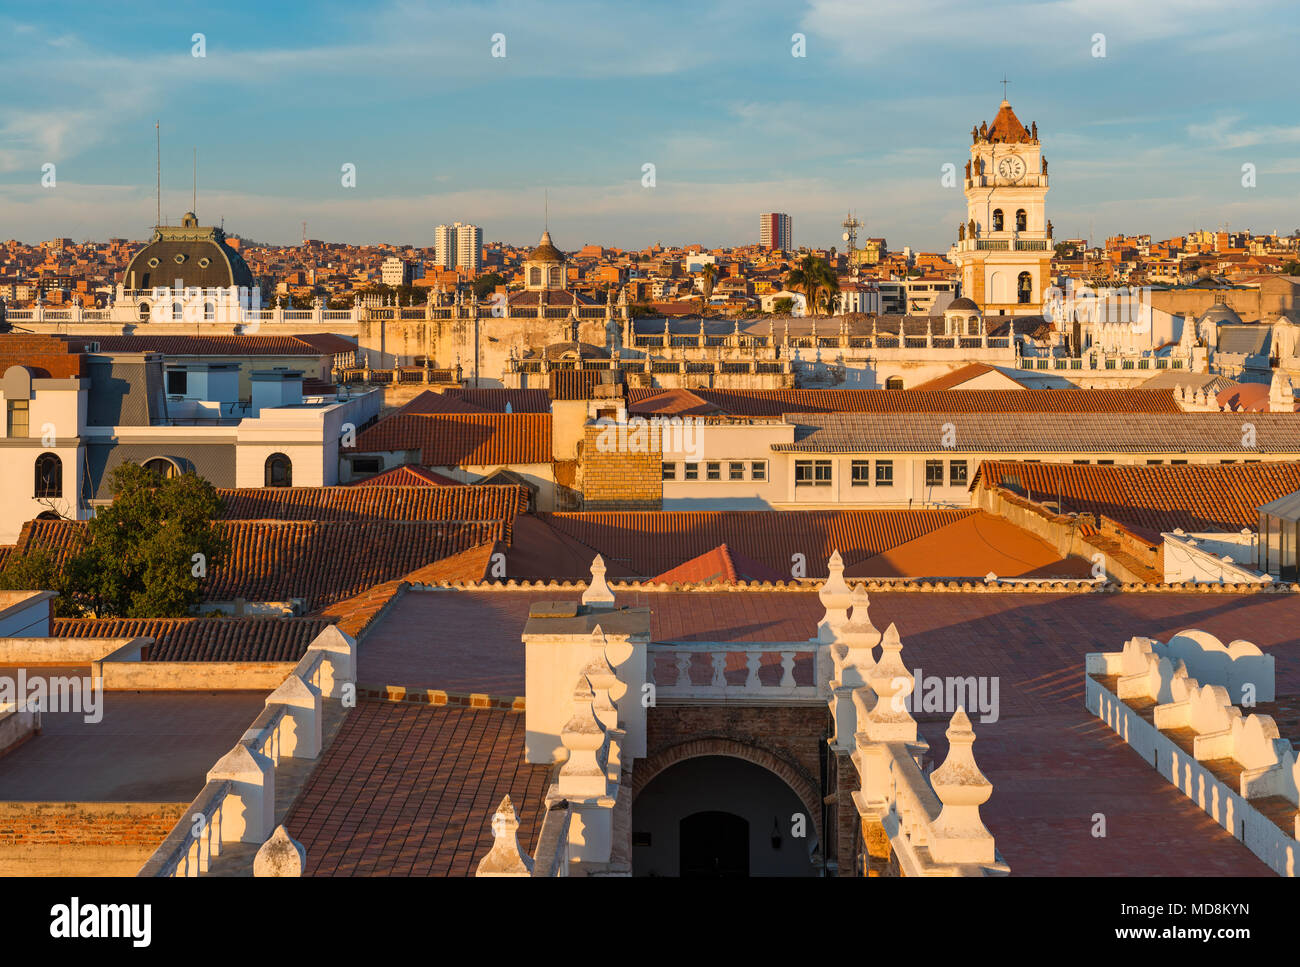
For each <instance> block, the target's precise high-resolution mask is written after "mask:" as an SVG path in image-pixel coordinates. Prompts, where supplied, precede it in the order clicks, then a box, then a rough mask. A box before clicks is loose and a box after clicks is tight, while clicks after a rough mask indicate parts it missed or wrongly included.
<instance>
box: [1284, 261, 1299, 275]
mask: <svg viewBox="0 0 1300 967" xmlns="http://www.w3.org/2000/svg"><path fill="white" fill-rule="evenodd" d="M1282 274H1283V275H1300V262H1297V261H1291V262H1287V263H1286V264H1285V265H1283V266H1282Z"/></svg>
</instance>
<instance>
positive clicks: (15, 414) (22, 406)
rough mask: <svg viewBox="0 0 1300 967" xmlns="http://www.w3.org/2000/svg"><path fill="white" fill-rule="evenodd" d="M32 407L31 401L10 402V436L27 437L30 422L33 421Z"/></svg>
mask: <svg viewBox="0 0 1300 967" xmlns="http://www.w3.org/2000/svg"><path fill="white" fill-rule="evenodd" d="M31 405H32V404H31V401H30V400H10V401H9V436H11V437H25V436H27V433H28V430H29V428H30V425H31V424H30V423H29V422H28V421H29V420H30V419H31Z"/></svg>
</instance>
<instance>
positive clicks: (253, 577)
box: [10, 491, 506, 611]
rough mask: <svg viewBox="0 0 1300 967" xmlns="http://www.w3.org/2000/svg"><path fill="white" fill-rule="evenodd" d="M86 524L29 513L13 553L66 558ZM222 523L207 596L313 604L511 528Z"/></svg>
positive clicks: (494, 538) (499, 537) (496, 523)
mask: <svg viewBox="0 0 1300 967" xmlns="http://www.w3.org/2000/svg"><path fill="white" fill-rule="evenodd" d="M435 492H436V491H435ZM84 530H85V523H84V522H82V521H67V520H52V521H45V520H38V521H29V522H28V523H26V524H24V525H23V530H22V533H21V534H20V535H19V539H18V545H17V548H16V549H15V551H14V552H13V553H14V554H16V553H23V554H26V553H27V552H28V551H29V550H32V549H34V548H37V547H43V548H48V549H50V550H53V551H54V552H55V556H56V560H58V561H59V563H62V561H63V560H65V559H66V557H67V555H68V553H70V552H71V551H72V550H73V549H74V548H75V547H77V546H78V545H79V544H80V542H81V540H82V538H83V534H84ZM218 530H219V531H220V533H221V535H222V536H223V537H224V538H225V539H226V540H228V541H229V550H230V553H229V557H228V559H227V561H226V563H224V564H222V565H219V566H215V567H211V568H210V570H209V572H208V577H207V579H206V580H205V581H204V582H203V585H202V588H201V590H202V594H203V597H204V598H205V599H206V600H209V601H229V600H232V599H234V598H244V599H246V600H248V601H287V600H289V599H291V598H298V599H301V600H302V601H303V604H304V610H306V611H313V610H316V609H319V608H322V607H324V606H326V605H329V604H332V603H334V602H335V601H341V600H343V599H344V598H348V597H351V596H353V595H356V594H360V593H361V592H362V591H365V590H366V589H367V588H371V587H373V586H375V585H377V584H382V583H384V582H385V581H394V580H398V579H400V578H402V577H404V576H405V575H407V574H409V573H410V572H412V571H415V570H417V569H418V568H422V567H424V566H426V565H428V564H433V563H435V562H437V561H440V560H442V559H443V558H446V557H450V556H451V555H453V554H459V553H460V552H462V551H466V550H469V549H470V548H473V547H478V546H480V545H483V544H487V545H493V544H495V543H497V542H498V541H504V540H505V536H506V535H505V522H504V521H502V520H491V521H482V522H478V523H458V522H448V521H400V520H346V521H314V520H303V521H266V520H256V521H242V520H241V521H222V522H220V523H219V524H218ZM12 556H13V554H11V555H10V559H11V560H12Z"/></svg>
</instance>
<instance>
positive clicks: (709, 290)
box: [701, 262, 718, 302]
mask: <svg viewBox="0 0 1300 967" xmlns="http://www.w3.org/2000/svg"><path fill="white" fill-rule="evenodd" d="M701 274H702V275H703V276H704V280H703V281H704V301H705V302H708V301H709V297H710V296H712V295H713V281H714V279H716V278H717V277H718V267H717V266H716V265H714V264H713V263H712V262H708V263H706V264H705V266H704V269H703V270H702V273H701Z"/></svg>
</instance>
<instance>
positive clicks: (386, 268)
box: [379, 255, 414, 286]
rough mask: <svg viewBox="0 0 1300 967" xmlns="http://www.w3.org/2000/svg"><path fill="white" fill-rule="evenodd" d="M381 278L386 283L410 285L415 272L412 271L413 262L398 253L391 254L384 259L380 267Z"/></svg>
mask: <svg viewBox="0 0 1300 967" xmlns="http://www.w3.org/2000/svg"><path fill="white" fill-rule="evenodd" d="M379 273H380V278H381V279H382V280H383V283H384V285H391V286H399V285H410V284H411V279H412V278H413V277H414V273H413V272H412V271H411V264H410V263H409V262H407V261H405V260H404V259H400V258H398V257H397V256H396V255H390V256H389V257H388V258H386V259H384V262H383V264H382V265H381V266H380V267H379Z"/></svg>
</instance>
